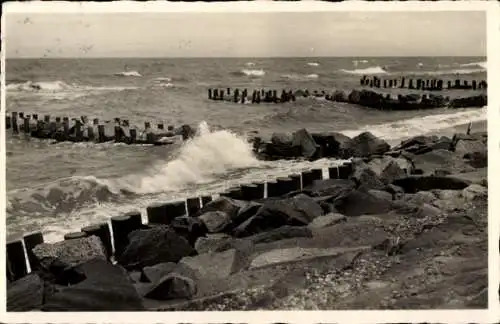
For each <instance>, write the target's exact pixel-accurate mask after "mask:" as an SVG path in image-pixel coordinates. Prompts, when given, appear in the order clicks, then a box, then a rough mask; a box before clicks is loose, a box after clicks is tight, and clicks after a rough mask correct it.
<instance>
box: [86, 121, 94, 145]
mask: <svg viewBox="0 0 500 324" xmlns="http://www.w3.org/2000/svg"><path fill="white" fill-rule="evenodd" d="M87 137H88V139H89V141H91V142H93V141H94V140H95V134H94V126H93V125H88V126H87Z"/></svg>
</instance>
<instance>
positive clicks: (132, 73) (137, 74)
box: [113, 71, 142, 77]
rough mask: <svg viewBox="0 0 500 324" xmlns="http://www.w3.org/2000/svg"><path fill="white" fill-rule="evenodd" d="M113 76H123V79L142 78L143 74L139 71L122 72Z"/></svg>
mask: <svg viewBox="0 0 500 324" xmlns="http://www.w3.org/2000/svg"><path fill="white" fill-rule="evenodd" d="M113 75H115V76H122V77H142V74H140V73H139V72H137V71H122V72H117V73H113Z"/></svg>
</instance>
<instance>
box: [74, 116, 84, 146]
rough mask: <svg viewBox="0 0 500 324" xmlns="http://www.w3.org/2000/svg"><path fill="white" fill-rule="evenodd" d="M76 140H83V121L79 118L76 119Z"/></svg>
mask: <svg viewBox="0 0 500 324" xmlns="http://www.w3.org/2000/svg"><path fill="white" fill-rule="evenodd" d="M75 140H76V141H77V142H82V141H83V130H82V122H81V121H80V120H78V119H77V120H75Z"/></svg>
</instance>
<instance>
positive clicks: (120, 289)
mask: <svg viewBox="0 0 500 324" xmlns="http://www.w3.org/2000/svg"><path fill="white" fill-rule="evenodd" d="M78 268H79V270H80V271H82V272H83V273H84V274H85V277H86V279H85V280H84V281H82V282H80V283H78V284H76V285H73V286H70V287H68V288H64V289H61V290H60V291H58V292H56V293H54V294H53V295H52V296H51V297H50V298H48V299H47V300H46V301H45V304H44V305H43V307H42V311H59V312H60V311H69V312H70V311H89V312H96V311H109V312H112V311H141V310H144V307H143V305H142V301H141V298H140V296H139V295H138V294H137V291H136V289H135V287H134V286H133V284H132V282H131V281H130V280H129V277H128V274H127V272H126V271H125V269H123V268H122V267H120V266H114V265H112V264H111V263H109V262H107V261H105V260H101V259H94V260H90V261H88V262H86V263H83V264H81V265H79V266H78Z"/></svg>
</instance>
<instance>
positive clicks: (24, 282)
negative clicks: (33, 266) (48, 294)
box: [7, 273, 44, 312]
mask: <svg viewBox="0 0 500 324" xmlns="http://www.w3.org/2000/svg"><path fill="white" fill-rule="evenodd" d="M43 296H44V283H43V281H42V279H41V278H40V277H39V276H38V274H36V273H30V274H28V275H27V276H24V277H23V278H21V279H19V280H16V281H14V282H13V283H12V284H10V285H9V286H8V287H7V311H8V312H29V311H33V310H40V308H41V306H42V304H43Z"/></svg>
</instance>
